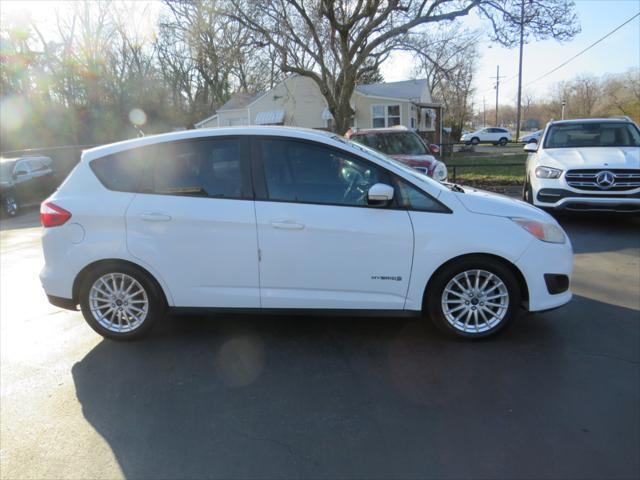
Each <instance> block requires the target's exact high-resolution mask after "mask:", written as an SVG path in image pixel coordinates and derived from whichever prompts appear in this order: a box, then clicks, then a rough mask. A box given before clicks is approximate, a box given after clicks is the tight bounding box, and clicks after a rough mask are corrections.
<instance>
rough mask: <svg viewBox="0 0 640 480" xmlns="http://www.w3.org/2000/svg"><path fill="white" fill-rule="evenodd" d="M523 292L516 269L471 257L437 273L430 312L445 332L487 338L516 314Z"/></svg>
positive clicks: (429, 296) (432, 284) (431, 287)
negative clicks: (514, 270)
mask: <svg viewBox="0 0 640 480" xmlns="http://www.w3.org/2000/svg"><path fill="white" fill-rule="evenodd" d="M520 300H521V292H520V287H519V285H518V281H517V279H516V277H515V275H514V274H513V272H512V271H511V270H510V269H509V268H508V267H507V266H505V265H504V264H502V263H501V262H499V261H494V260H492V259H488V258H484V257H469V258H465V259H461V260H460V261H457V262H454V263H452V264H450V265H448V266H446V267H445V268H444V269H442V270H441V271H439V272H438V273H437V274H436V277H435V278H434V279H433V281H432V282H430V284H429V290H428V292H427V305H426V307H427V311H428V314H429V317H430V318H431V320H432V321H433V322H434V324H435V325H436V326H437V327H438V328H439V329H440V330H442V331H444V332H446V333H448V334H451V335H455V336H459V337H465V338H483V337H488V336H490V335H493V334H495V333H497V332H498V331H500V330H502V329H503V328H504V327H506V326H507V325H508V324H509V323H510V322H511V321H512V320H513V319H514V318H515V316H516V314H517V311H518V308H519V306H520Z"/></svg>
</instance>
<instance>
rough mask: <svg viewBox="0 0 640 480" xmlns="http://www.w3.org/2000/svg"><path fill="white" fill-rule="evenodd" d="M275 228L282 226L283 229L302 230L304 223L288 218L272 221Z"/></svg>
mask: <svg viewBox="0 0 640 480" xmlns="http://www.w3.org/2000/svg"><path fill="white" fill-rule="evenodd" d="M271 226H272V227H273V228H280V229H282V230H302V229H303V228H304V225H303V224H302V223H296V222H289V221H286V220H276V221H273V222H271Z"/></svg>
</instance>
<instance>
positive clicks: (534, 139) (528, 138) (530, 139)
mask: <svg viewBox="0 0 640 480" xmlns="http://www.w3.org/2000/svg"><path fill="white" fill-rule="evenodd" d="M543 132H544V129H543V130H537V131H535V132H533V133H529V134H527V135H522V136H521V137H520V138H519V139H518V142H520V143H538V141H540V137H542V133H543Z"/></svg>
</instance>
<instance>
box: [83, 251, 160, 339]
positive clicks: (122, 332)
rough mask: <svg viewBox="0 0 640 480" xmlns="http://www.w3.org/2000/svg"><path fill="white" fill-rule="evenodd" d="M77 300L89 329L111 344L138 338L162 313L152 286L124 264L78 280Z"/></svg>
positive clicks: (145, 277)
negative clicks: (79, 282)
mask: <svg viewBox="0 0 640 480" xmlns="http://www.w3.org/2000/svg"><path fill="white" fill-rule="evenodd" d="M79 300H80V307H81V309H82V314H83V316H84V318H85V320H86V321H87V323H88V324H89V326H91V328H93V329H94V330H95V331H96V332H98V333H99V334H100V335H102V336H103V337H106V338H111V339H113V340H133V339H136V338H140V337H142V336H143V335H145V334H146V333H147V332H148V331H149V330H150V329H151V327H152V326H153V324H154V323H155V322H156V320H157V319H158V318H159V317H160V316H161V315H162V314H163V313H164V310H165V308H164V297H163V295H162V292H161V291H160V289H159V287H158V286H157V285H156V284H155V282H154V281H153V280H152V279H151V278H150V277H149V276H148V275H147V274H145V273H144V272H142V271H141V270H139V269H137V268H134V267H132V266H130V265H126V264H122V265H114V266H108V265H106V266H102V267H98V268H96V269H95V270H93V271H91V272H90V273H89V274H88V275H86V276H85V277H84V278H83V279H82V285H81V287H80V297H79Z"/></svg>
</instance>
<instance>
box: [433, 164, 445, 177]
mask: <svg viewBox="0 0 640 480" xmlns="http://www.w3.org/2000/svg"><path fill="white" fill-rule="evenodd" d="M447 174H448V172H447V166H446V165H445V164H444V163H442V162H438V163H436V168H434V169H433V179H434V180H437V181H439V182H443V181H445V180H446V179H447Z"/></svg>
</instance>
